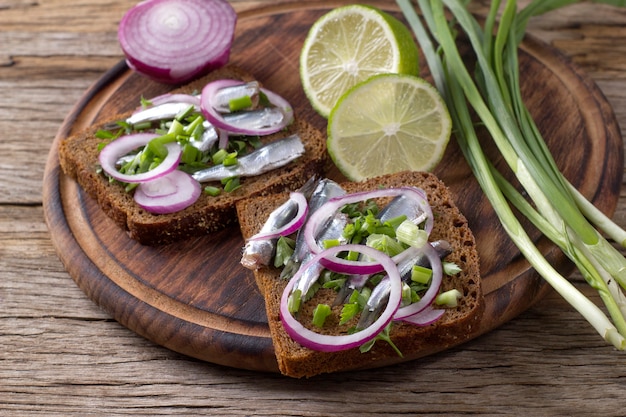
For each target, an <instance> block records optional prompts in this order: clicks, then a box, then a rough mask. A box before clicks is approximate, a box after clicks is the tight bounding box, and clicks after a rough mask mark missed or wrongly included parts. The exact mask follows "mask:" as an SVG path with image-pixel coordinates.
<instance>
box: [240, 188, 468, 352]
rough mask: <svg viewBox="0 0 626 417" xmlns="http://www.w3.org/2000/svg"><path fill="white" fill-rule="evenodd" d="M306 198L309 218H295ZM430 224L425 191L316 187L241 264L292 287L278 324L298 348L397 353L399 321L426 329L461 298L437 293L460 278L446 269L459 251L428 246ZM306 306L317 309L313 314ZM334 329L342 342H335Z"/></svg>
mask: <svg viewBox="0 0 626 417" xmlns="http://www.w3.org/2000/svg"><path fill="white" fill-rule="evenodd" d="M311 182H314V183H315V184H316V185H315V189H314V190H313V192H312V193H310V189H311V187H312V185H311ZM303 199H306V201H307V202H308V209H306V210H305V209H300V210H296V209H295V207H301V206H302V202H301V201H302V200H303ZM433 224H434V215H433V212H432V210H431V207H430V205H429V204H428V199H427V196H426V194H425V193H424V191H423V190H421V189H419V188H416V187H398V188H388V189H378V190H374V191H370V192H360V193H353V194H346V193H345V191H343V190H342V188H341V187H340V186H339V185H338V184H337V183H335V182H333V181H331V180H328V179H323V180H313V179H312V180H311V181H310V182H309V183H307V184H306V185H305V186H304V187H303V189H301V190H298V191H297V192H292V193H291V194H290V198H289V199H288V200H287V202H285V203H284V204H283V205H281V206H279V207H278V208H276V209H275V210H274V211H273V212H272V213H271V214H270V216H269V218H268V220H267V221H266V223H265V224H264V225H263V228H262V229H261V231H260V232H259V233H258V234H257V235H255V236H252V237H251V238H250V239H248V241H247V243H246V246H245V247H244V253H243V256H242V260H241V263H242V264H243V265H244V266H246V267H247V268H250V269H258V268H261V267H264V266H268V265H269V264H270V262H271V260H272V259H274V265H273V266H275V267H279V268H283V271H282V273H281V276H282V278H284V279H288V280H289V281H288V283H287V285H286V288H285V290H284V292H283V295H282V299H281V305H280V316H281V321H282V323H283V326H284V328H285V330H286V332H287V333H288V334H289V336H290V337H291V338H292V339H294V340H295V341H297V342H298V343H300V344H301V345H302V346H305V347H308V348H310V349H314V350H320V351H327V352H333V351H338V350H344V349H349V348H353V347H357V346H358V347H361V350H362V351H367V350H368V349H369V348H371V346H372V344H373V343H374V342H375V341H376V340H377V339H384V340H387V341H388V342H390V343H391V344H392V346H393V343H392V342H391V340H390V339H389V338H388V332H389V329H390V326H391V325H392V323H393V322H398V321H402V322H406V323H410V324H413V325H416V326H425V325H429V324H431V323H434V322H435V321H437V320H438V319H439V318H441V316H442V315H443V314H444V313H445V307H455V306H456V302H457V300H458V298H459V297H460V296H461V293H460V292H459V291H457V290H451V291H448V292H445V293H442V292H441V284H442V282H443V279H444V276H445V275H453V274H456V273H458V272H459V269H458V267H457V266H456V265H454V264H449V263H447V262H446V261H445V257H446V256H447V255H449V254H450V253H451V252H452V250H453V248H452V245H451V244H450V243H449V242H446V241H435V242H430V241H429V237H430V233H431V231H432V229H433ZM286 225H290V226H289V227H287V226H286ZM297 225H300V226H299V227H298V226H297ZM295 229H297V232H296V231H295ZM294 235H295V237H294ZM285 251H287V252H288V253H287V254H285V253H284V252H285ZM329 300H330V301H329ZM308 303H313V304H314V305H315V308H314V309H313V310H312V311H311V306H310V305H309V307H308V308H305V305H307V304H308ZM307 315H309V317H305V316H307ZM328 328H335V329H339V333H334V332H333V334H329V332H328V331H326V330H327V329H328Z"/></svg>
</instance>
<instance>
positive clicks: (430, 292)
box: [393, 243, 443, 320]
mask: <svg viewBox="0 0 626 417" xmlns="http://www.w3.org/2000/svg"><path fill="white" fill-rule="evenodd" d="M420 251H422V252H423V253H424V255H426V257H427V258H428V262H429V263H430V269H431V270H432V271H433V274H432V277H431V279H430V286H429V287H428V289H427V290H426V293H425V294H424V295H423V296H422V298H421V299H420V300H419V301H418V302H416V303H413V304H409V305H408V306H406V307H400V308H399V309H398V311H397V312H396V314H395V315H394V317H393V318H394V320H401V319H404V318H406V317H410V316H412V315H414V314H417V313H419V312H421V311H422V310H424V309H425V308H427V307H428V306H430V305H432V303H433V301H435V298H436V297H437V294H438V293H439V289H440V287H441V282H442V280H443V265H442V264H441V258H440V257H439V255H438V254H437V251H436V250H435V248H433V247H432V245H431V244H430V243H426V244H425V245H424V246H422V247H421V248H420Z"/></svg>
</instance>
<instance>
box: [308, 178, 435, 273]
mask: <svg viewBox="0 0 626 417" xmlns="http://www.w3.org/2000/svg"><path fill="white" fill-rule="evenodd" d="M398 195H407V196H408V197H410V198H411V199H413V200H414V201H415V202H417V203H418V204H419V206H420V208H421V209H422V210H423V211H424V212H425V213H426V214H427V219H426V225H425V230H426V232H427V233H428V234H430V232H431V231H432V228H433V224H434V218H433V215H432V210H431V208H430V205H429V204H428V198H427V197H426V195H425V194H424V192H423V191H422V190H420V189H419V188H415V187H398V188H386V189H380V190H375V191H363V192H358V193H353V194H347V195H344V196H339V197H335V198H331V199H330V200H328V202H326V203H325V204H324V205H322V206H321V207H320V208H319V209H317V210H316V211H315V212H313V213H312V214H311V216H310V217H309V220H308V221H307V222H306V225H305V226H304V239H305V241H306V243H307V245H308V246H309V249H310V250H311V252H313V253H319V252H320V251H321V250H322V248H321V247H320V246H319V245H318V244H317V242H316V240H315V237H316V236H317V235H318V233H319V231H320V229H321V228H322V227H323V225H324V224H325V223H326V221H327V220H328V219H329V218H331V216H333V215H334V214H335V213H336V212H337V211H338V210H340V209H341V208H342V207H343V206H345V205H346V204H352V203H358V202H361V201H365V200H369V199H375V198H382V197H395V196H398ZM401 256H402V254H399V255H396V256H395V257H394V258H393V260H394V261H395V262H396V263H397V260H398V259H400V257H401ZM323 262H324V265H325V266H327V267H329V268H330V267H331V266H332V267H333V268H337V269H339V270H340V271H341V272H343V273H350V274H375V273H378V272H380V271H381V266H380V264H378V263H376V262H365V261H358V262H355V261H349V260H345V259H341V258H337V257H332V258H331V257H326V259H324V261H323ZM338 272H339V271H338Z"/></svg>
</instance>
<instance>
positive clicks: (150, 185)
mask: <svg viewBox="0 0 626 417" xmlns="http://www.w3.org/2000/svg"><path fill="white" fill-rule="evenodd" d="M201 191H202V190H201V187H200V184H199V183H198V181H196V180H194V179H193V178H191V176H190V175H189V174H187V173H185V172H183V171H179V170H174V171H172V172H170V173H169V174H167V175H164V176H162V177H160V178H157V179H154V180H152V181H148V182H143V183H141V184H139V186H138V187H137V189H135V195H134V198H135V202H137V204H138V205H139V206H141V207H142V208H143V209H144V210H146V211H149V212H150V213H155V214H167V213H175V212H177V211H180V210H183V209H184V208H186V207H189V206H190V205H192V204H193V203H195V202H196V200H197V199H198V197H200V193H201Z"/></svg>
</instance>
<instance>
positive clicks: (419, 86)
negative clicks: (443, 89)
mask: <svg viewBox="0 0 626 417" xmlns="http://www.w3.org/2000/svg"><path fill="white" fill-rule="evenodd" d="M451 130H452V122H451V119H450V115H449V113H448V110H447V107H446V105H445V103H444V101H443V99H442V98H441V96H440V95H439V92H438V91H437V90H436V89H435V88H434V87H433V86H432V85H431V84H430V83H428V82H427V81H426V80H424V79H422V78H419V77H416V76H412V75H401V74H381V75H376V76H373V77H371V78H369V79H367V80H366V81H363V82H361V83H359V84H357V85H356V86H354V87H352V88H351V89H350V90H348V91H347V92H346V93H345V94H344V95H343V96H341V98H340V99H339V100H338V102H337V104H336V106H335V107H334V108H333V109H332V111H331V113H330V117H329V122H328V140H327V148H328V153H329V155H330V157H331V159H332V160H333V162H334V163H335V165H336V166H337V168H338V169H339V170H340V171H341V172H342V173H343V174H344V175H345V176H346V177H347V178H348V179H350V180H352V181H362V180H364V179H367V178H371V177H374V176H379V175H384V174H390V173H394V172H399V171H405V170H409V171H431V170H432V169H433V168H434V167H435V166H436V165H437V164H438V163H439V162H440V161H441V158H442V157H443V154H444V152H445V149H446V147H447V145H448V143H449V140H450V136H451Z"/></svg>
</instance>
